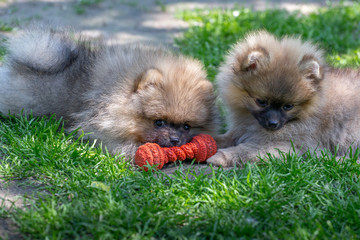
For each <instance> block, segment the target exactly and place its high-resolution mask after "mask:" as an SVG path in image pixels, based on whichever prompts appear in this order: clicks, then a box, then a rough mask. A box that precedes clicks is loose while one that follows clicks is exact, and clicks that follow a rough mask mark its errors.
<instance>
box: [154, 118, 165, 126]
mask: <svg viewBox="0 0 360 240" xmlns="http://www.w3.org/2000/svg"><path fill="white" fill-rule="evenodd" d="M165 124H166V122H165V121H164V120H161V119H158V120H155V126H157V127H163V126H165Z"/></svg>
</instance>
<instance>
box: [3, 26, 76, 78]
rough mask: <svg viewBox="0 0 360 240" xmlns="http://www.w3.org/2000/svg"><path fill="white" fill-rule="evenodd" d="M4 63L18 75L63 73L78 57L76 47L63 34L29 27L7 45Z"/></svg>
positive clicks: (66, 35)
mask: <svg viewBox="0 0 360 240" xmlns="http://www.w3.org/2000/svg"><path fill="white" fill-rule="evenodd" d="M7 48H8V55H7V63H8V64H9V65H10V66H11V67H12V68H14V69H15V70H16V71H18V72H22V71H27V72H29V71H30V72H32V71H34V72H36V73H45V74H54V73H58V72H62V71H64V70H65V69H66V68H67V67H69V66H70V65H71V63H72V62H74V60H75V59H76V58H77V57H78V52H79V49H78V45H76V43H74V41H71V38H70V36H69V33H68V32H66V31H52V30H50V29H48V28H47V29H46V28H36V29H34V28H32V29H30V30H25V31H24V32H22V33H21V34H18V35H17V36H15V37H13V38H12V39H11V41H9V43H8V46H7Z"/></svg>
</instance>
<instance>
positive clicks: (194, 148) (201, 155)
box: [135, 134, 217, 171]
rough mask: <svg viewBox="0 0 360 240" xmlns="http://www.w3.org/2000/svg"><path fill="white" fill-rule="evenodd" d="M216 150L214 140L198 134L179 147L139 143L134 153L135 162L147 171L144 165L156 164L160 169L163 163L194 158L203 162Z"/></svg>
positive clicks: (208, 136)
mask: <svg viewBox="0 0 360 240" xmlns="http://www.w3.org/2000/svg"><path fill="white" fill-rule="evenodd" d="M216 151H217V146H216V142H215V140H214V139H213V138H212V137H211V136H210V135H207V134H199V135H197V136H195V137H193V139H192V140H191V141H190V142H189V143H186V144H184V145H182V146H180V147H164V148H162V147H160V146H159V145H158V144H156V143H146V144H144V145H141V146H140V147H139V148H138V150H137V151H136V153H135V164H136V165H138V166H139V167H142V168H143V169H144V170H145V171H148V168H147V167H144V165H146V164H147V162H148V163H149V165H151V166H152V165H158V167H157V168H158V169H161V168H162V167H163V166H164V164H165V163H168V162H175V161H176V160H179V161H184V160H185V159H194V158H195V161H196V162H204V161H206V159H208V158H209V157H211V156H213V155H214V154H215V153H216Z"/></svg>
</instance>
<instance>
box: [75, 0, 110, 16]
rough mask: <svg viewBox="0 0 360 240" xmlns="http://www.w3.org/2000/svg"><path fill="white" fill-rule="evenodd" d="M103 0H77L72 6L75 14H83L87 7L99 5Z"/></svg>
mask: <svg viewBox="0 0 360 240" xmlns="http://www.w3.org/2000/svg"><path fill="white" fill-rule="evenodd" d="M101 2H103V0H77V1H76V3H75V4H74V6H73V8H74V10H75V12H76V13H77V14H84V13H85V12H86V8H87V7H93V6H97V5H99V4H100V3H101Z"/></svg>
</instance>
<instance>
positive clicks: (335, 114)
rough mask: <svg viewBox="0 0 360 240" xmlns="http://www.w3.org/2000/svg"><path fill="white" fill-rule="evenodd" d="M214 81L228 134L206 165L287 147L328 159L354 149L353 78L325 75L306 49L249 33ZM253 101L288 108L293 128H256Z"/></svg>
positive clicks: (358, 126) (359, 141) (345, 73)
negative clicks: (328, 154)
mask: <svg viewBox="0 0 360 240" xmlns="http://www.w3.org/2000/svg"><path fill="white" fill-rule="evenodd" d="M254 52H255V53H254ZM249 56H250V58H249ZM252 63H255V65H251V64H252ZM216 81H217V84H218V87H219V91H220V96H221V97H222V99H223V101H224V103H225V105H226V106H227V108H228V116H229V118H228V121H229V125H230V127H229V131H228V132H227V133H226V134H225V135H224V136H222V138H223V141H224V143H225V144H227V148H223V149H220V150H219V151H218V153H217V154H216V155H214V156H213V157H212V158H210V159H209V160H208V162H209V163H212V164H214V165H223V166H233V165H234V164H236V163H240V164H243V163H245V162H248V161H251V162H255V161H258V159H259V158H258V157H259V156H260V157H264V156H266V155H267V153H270V154H275V155H278V150H281V151H285V152H288V151H291V150H292V145H291V142H293V144H294V148H295V151H297V152H298V153H300V154H302V153H304V152H305V151H307V150H308V149H310V150H312V151H316V152H319V151H320V150H323V149H329V150H330V151H331V152H333V153H334V151H335V146H338V147H339V149H338V154H339V155H346V151H347V150H348V149H349V147H350V146H352V147H353V148H357V147H359V146H360V94H359V93H358V92H359V90H358V89H359V87H360V76H359V71H358V70H340V69H330V68H327V67H326V66H325V65H324V60H323V53H322V51H321V50H319V49H318V48H317V47H316V46H315V45H313V44H311V43H309V42H302V41H301V40H300V39H299V38H292V37H285V38H283V39H280V40H279V39H276V38H275V37H274V36H272V35H271V34H269V33H267V32H264V31H261V32H255V33H252V34H250V35H249V36H247V37H246V38H245V39H244V40H242V41H240V42H238V43H237V44H236V45H234V47H233V49H232V50H231V52H230V53H229V55H228V56H227V58H226V61H225V63H224V64H223V65H222V66H221V68H220V72H219V74H218V76H217V77H216ZM256 98H260V99H267V100H269V101H277V102H281V103H282V104H294V107H293V109H291V110H290V111H288V112H287V114H288V115H289V116H290V117H291V118H292V121H289V122H287V123H286V124H285V125H284V126H283V127H282V128H280V129H278V130H268V129H266V128H264V127H262V126H261V125H260V124H259V123H258V121H257V120H256V119H255V117H254V116H253V115H252V114H251V112H252V111H258V110H259V108H260V107H259V106H258V105H257V104H256V103H255V101H254V99H256Z"/></svg>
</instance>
